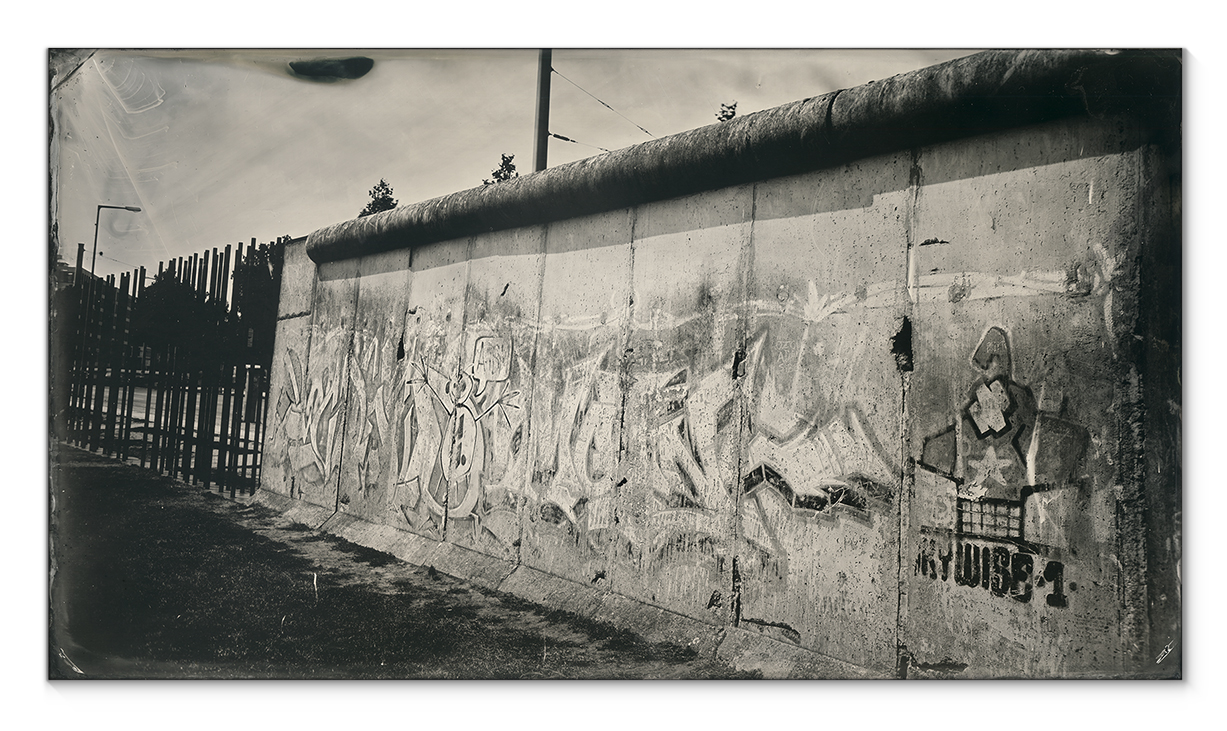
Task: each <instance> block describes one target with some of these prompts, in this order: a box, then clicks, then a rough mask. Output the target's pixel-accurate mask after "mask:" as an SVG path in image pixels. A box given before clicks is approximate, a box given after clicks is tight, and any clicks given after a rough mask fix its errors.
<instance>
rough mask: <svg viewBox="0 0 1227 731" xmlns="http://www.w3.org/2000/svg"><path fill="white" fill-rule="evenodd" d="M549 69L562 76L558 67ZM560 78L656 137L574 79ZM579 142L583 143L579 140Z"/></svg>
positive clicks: (648, 134) (653, 136)
mask: <svg viewBox="0 0 1227 731" xmlns="http://www.w3.org/2000/svg"><path fill="white" fill-rule="evenodd" d="M550 71H553V72H554V73H556V74H558V75H559V76H562V74H561V73H559V72H558V69H556V68H554V67H553V66H551V67H550ZM562 78H563V79H564V80H565V81H566V82H567V83H568V84H570V85H571V86H574V87H575V88H576V89H579V90H580V91H582V92H584V93H585V94H587V95H588V96H590V97H592V98H593V99H596V100H597V101H598V102H600V103H601V105H602V106H603V107H605V108H606V109H608V110H609V111H611V112H613V113H614V114H616V115H618V116H619V117H621V118H623V119H625V120H626V121H628V122H630V123H631V124H633V125H635V126H636V127H639V129H640V130H641V131H642V132H643V133H644V134H645V135H647V136H648V137H651V138H652V139H656V135H654V134H652V133H651V132H649V131H647V130H646V129H643V127H640V126H639V123H638V122H636V121H635V120H633V119H631V118H630V117H628V116H626V115H625V114H623V113H622V112H619V111H618V110H617V109H614V108H613V107H611V106H609V105H608V104H606V103H605V102H603V101H601V99H599V98H598V97H597V96H595V95H594V94H592V93H591V92H589V91H588V90H587V89H585V88H584V87H582V86H580V85H579V84H577V83H575V82H574V81H571V80H570V79H568V78H567V77H565V76H562ZM571 141H573V140H568V142H571ZM580 144H583V143H582V142H581V143H580Z"/></svg>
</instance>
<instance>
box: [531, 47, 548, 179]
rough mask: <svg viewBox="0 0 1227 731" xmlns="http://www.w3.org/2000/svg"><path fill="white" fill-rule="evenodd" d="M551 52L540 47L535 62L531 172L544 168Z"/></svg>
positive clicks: (546, 149) (546, 147) (546, 145)
mask: <svg viewBox="0 0 1227 731" xmlns="http://www.w3.org/2000/svg"><path fill="white" fill-rule="evenodd" d="M552 55H553V54H552V52H551V51H550V49H548V48H543V49H541V53H540V55H539V56H538V63H537V123H536V127H535V129H534V132H535V136H534V138H533V172H540V171H542V170H545V165H546V162H545V161H546V154H547V153H548V152H549V141H550V72H551V71H552V70H553V69H552V67H551V65H550V61H551V56H552Z"/></svg>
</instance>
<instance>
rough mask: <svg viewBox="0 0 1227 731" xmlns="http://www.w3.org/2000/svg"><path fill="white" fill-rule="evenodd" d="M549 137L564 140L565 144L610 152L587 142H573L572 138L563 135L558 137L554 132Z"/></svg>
mask: <svg viewBox="0 0 1227 731" xmlns="http://www.w3.org/2000/svg"><path fill="white" fill-rule="evenodd" d="M549 135H550V137H553V138H554V139H556V140H562V141H563V142H570V143H572V144H576V145H583V146H584V147H595V148H596V149H598V150H600V151H602V152H609V150H607V149H605V148H604V147H601V146H599V145H590V144H588V143H587V142H580V141H579V140H573V139H571V138H570V137H563V136H562V135H556V134H554V133H553V132H550V133H549Z"/></svg>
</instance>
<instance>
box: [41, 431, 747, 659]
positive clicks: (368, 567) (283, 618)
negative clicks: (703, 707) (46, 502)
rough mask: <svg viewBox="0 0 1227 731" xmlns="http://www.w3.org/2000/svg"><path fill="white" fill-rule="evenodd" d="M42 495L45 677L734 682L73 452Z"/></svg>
mask: <svg viewBox="0 0 1227 731" xmlns="http://www.w3.org/2000/svg"><path fill="white" fill-rule="evenodd" d="M52 482H53V487H52V492H53V511H54V513H53V515H54V518H53V529H52V540H53V544H54V553H53V559H54V561H55V566H56V569H55V571H54V581H53V589H52V612H53V622H52V633H51V636H50V637H51V647H50V677H53V678H56V677H65V678H83V677H84V678H729V677H747V676H746V675H744V674H739V673H735V672H733V671H732V670H731V669H730V668H728V667H727V666H724V665H722V664H720V663H718V662H716V661H715V660H713V659H710V658H704V657H699V656H697V655H696V654H695V653H694V652H693V651H692V650H688V649H686V648H682V647H677V646H673V645H666V644H653V643H650V642H646V641H644V640H643V639H641V638H639V637H638V636H636V635H634V634H633V633H630V632H626V631H622V630H617V629H614V628H611V627H608V626H604V625H600V624H596V623H593V622H591V621H588V620H585V619H582V618H578V617H575V616H574V615H569V614H565V613H562V612H555V611H550V610H546V609H543V608H541V607H537V606H534V605H531V604H528V603H526V602H523V601H521V600H518V599H516V598H515V597H511V596H508V595H501V594H497V593H494V592H489V591H485V590H481V589H478V588H475V587H472V586H470V585H468V584H466V583H464V582H462V581H460V580H458V579H453V578H451V577H448V576H446V575H443V574H438V573H435V572H434V571H433V570H429V569H425V568H420V567H416V566H412V565H410V564H406V563H404V562H402V561H400V560H398V559H396V558H394V557H392V556H389V555H387V554H383V553H380V552H377V551H373V550H370V549H366V548H363V547H361V546H357V545H355V544H352V543H349V542H348V541H345V540H343V539H340V538H337V537H335V536H330V535H327V534H322V533H317V532H315V531H312V530H310V529H308V528H306V527H305V526H302V525H296V524H292V523H290V522H289V521H287V520H285V519H284V518H282V517H281V516H280V515H278V514H276V513H274V512H272V511H270V510H268V509H266V508H264V507H262V506H259V505H244V504H242V503H239V502H231V501H229V500H225V499H223V498H221V497H219V496H218V495H217V494H216V493H208V492H206V491H205V490H204V489H203V488H199V487H190V486H188V485H185V484H183V483H181V482H177V481H174V480H171V479H169V478H166V477H163V476H161V475H158V474H156V473H153V472H151V471H149V470H142V469H140V468H139V467H135V466H132V465H127V464H122V463H119V462H117V461H115V460H112V459H108V458H105V457H101V456H98V455H95V454H90V453H88V452H85V451H82V450H79V449H75V448H73V447H63V446H62V447H59V449H58V452H57V454H55V455H53V461H52Z"/></svg>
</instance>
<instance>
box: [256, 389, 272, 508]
mask: <svg viewBox="0 0 1227 731" xmlns="http://www.w3.org/2000/svg"><path fill="white" fill-rule="evenodd" d="M258 373H259V376H258V377H259V382H260V385H259V388H260V403H259V408H257V409H256V414H255V416H256V425H255V426H256V444H255V452H254V454H253V455H252V459H253V460H254V465H253V466H254V470H253V473H252V488H251V489H252V492H253V493H254V492H255V489H256V486H258V485H259V484H260V479H261V477H263V475H264V432H265V427H264V425H265V423H266V422H267V420H268V406H269V403H268V402H269V400H270V399H269V394H268V382H269V378H268V371H267V370H265V369H264V368H260V369H259V371H258Z"/></svg>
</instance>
